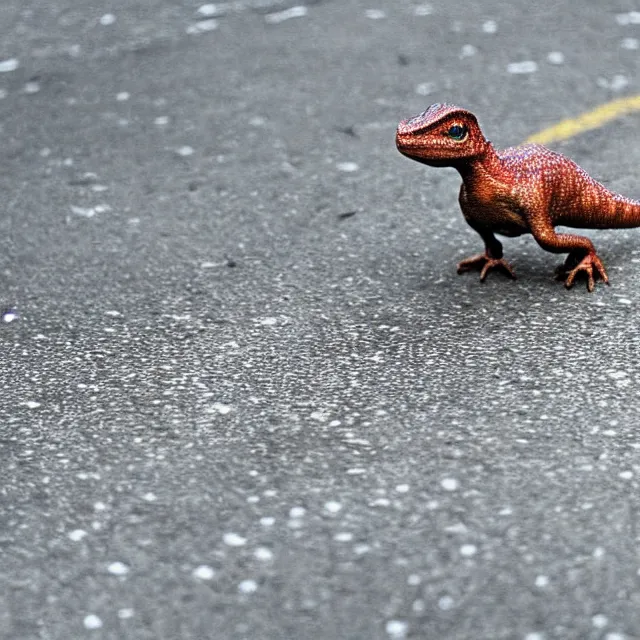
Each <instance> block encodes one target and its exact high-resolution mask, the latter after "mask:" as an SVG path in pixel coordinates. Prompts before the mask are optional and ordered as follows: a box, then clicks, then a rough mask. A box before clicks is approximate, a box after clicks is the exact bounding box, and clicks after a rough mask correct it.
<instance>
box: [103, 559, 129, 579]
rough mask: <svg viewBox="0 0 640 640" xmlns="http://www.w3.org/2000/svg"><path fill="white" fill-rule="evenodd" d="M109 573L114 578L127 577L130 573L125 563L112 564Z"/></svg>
mask: <svg viewBox="0 0 640 640" xmlns="http://www.w3.org/2000/svg"><path fill="white" fill-rule="evenodd" d="M107 571H108V572H109V573H111V574H112V575H114V576H126V575H127V574H128V573H129V567H128V566H127V565H126V564H124V562H112V563H111V564H110V565H109V566H108V567H107Z"/></svg>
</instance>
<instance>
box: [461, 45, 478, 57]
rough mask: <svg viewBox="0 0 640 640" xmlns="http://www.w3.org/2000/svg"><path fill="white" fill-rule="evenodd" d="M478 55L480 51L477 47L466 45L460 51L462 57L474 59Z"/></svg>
mask: <svg viewBox="0 0 640 640" xmlns="http://www.w3.org/2000/svg"><path fill="white" fill-rule="evenodd" d="M476 53H478V49H477V48H476V47H474V46H473V45H472V44H465V45H463V46H462V49H461V50H460V57H461V58H472V57H473V56H475V55H476Z"/></svg>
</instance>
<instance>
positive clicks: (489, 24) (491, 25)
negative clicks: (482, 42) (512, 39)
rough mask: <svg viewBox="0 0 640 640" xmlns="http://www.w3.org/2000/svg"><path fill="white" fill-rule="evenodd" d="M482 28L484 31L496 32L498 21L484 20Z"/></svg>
mask: <svg viewBox="0 0 640 640" xmlns="http://www.w3.org/2000/svg"><path fill="white" fill-rule="evenodd" d="M482 30H483V31H484V32H485V33H496V32H497V31H498V23H497V22H496V21H495V20H485V21H484V22H483V23H482Z"/></svg>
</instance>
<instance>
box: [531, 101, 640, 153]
mask: <svg viewBox="0 0 640 640" xmlns="http://www.w3.org/2000/svg"><path fill="white" fill-rule="evenodd" d="M632 111H640V96H629V97H627V98H620V99H619V100H613V101H612V102H607V103H606V104H603V105H601V106H599V107H596V108H595V109H593V111H587V112H586V113H583V114H582V115H579V116H577V117H575V118H567V119H566V120H562V121H561V122H558V124H555V125H553V126H552V127H549V128H548V129H543V130H542V131H538V133H534V134H533V135H532V136H529V137H528V138H527V140H526V142H537V143H538V144H549V143H550V142H557V141H558V140H567V139H568V138H573V136H577V135H578V134H580V133H582V132H584V131H589V130H590V129H597V128H598V127H601V126H602V125H604V124H606V123H607V122H609V121H611V120H615V118H619V117H620V116H623V115H625V114H627V113H630V112H632Z"/></svg>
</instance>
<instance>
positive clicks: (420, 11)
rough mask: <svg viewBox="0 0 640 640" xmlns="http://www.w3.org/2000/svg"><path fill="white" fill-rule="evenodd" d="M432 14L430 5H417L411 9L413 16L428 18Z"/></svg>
mask: <svg viewBox="0 0 640 640" xmlns="http://www.w3.org/2000/svg"><path fill="white" fill-rule="evenodd" d="M432 13H433V7H432V6H431V5H430V4H426V3H425V4H419V5H418V6H416V7H414V8H413V15H414V16H430V15H431V14H432Z"/></svg>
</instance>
